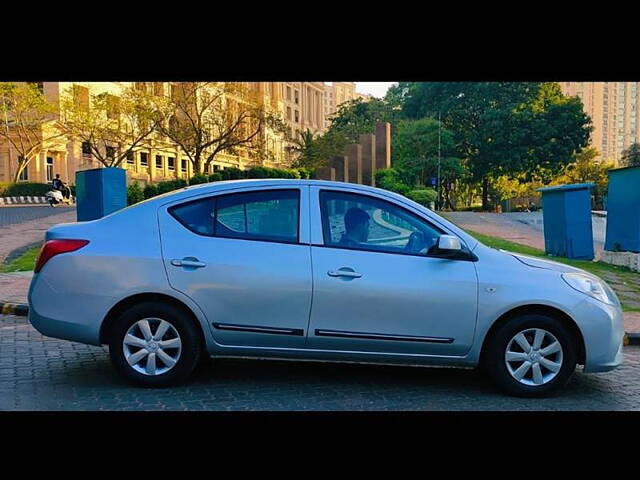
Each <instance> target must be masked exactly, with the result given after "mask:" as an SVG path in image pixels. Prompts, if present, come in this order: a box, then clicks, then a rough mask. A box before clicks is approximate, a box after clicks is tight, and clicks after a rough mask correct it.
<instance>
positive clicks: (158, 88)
mask: <svg viewBox="0 0 640 480" xmlns="http://www.w3.org/2000/svg"><path fill="white" fill-rule="evenodd" d="M153 94H154V95H157V96H159V97H160V96H162V95H164V85H163V84H162V82H155V83H154V84H153Z"/></svg>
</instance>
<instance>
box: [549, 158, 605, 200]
mask: <svg viewBox="0 0 640 480" xmlns="http://www.w3.org/2000/svg"><path fill="white" fill-rule="evenodd" d="M597 156H598V151H597V150H596V149H595V148H593V147H591V148H586V149H584V150H582V151H581V152H580V153H577V154H576V155H574V157H573V160H574V161H573V163H570V164H569V165H567V166H565V167H564V169H563V171H562V173H561V174H560V175H558V176H557V177H556V178H554V179H553V181H552V182H551V183H552V184H554V185H562V184H571V183H594V184H595V188H594V190H593V196H594V203H595V204H596V206H597V208H603V206H602V204H603V198H604V196H605V195H606V193H607V187H608V185H609V175H608V173H607V172H608V170H609V169H611V168H613V167H614V165H613V162H598V161H596V160H595V159H596V157H597Z"/></svg>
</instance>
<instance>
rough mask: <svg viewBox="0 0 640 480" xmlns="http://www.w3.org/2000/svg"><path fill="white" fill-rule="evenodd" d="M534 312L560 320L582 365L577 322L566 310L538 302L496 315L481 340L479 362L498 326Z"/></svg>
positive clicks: (583, 346)
mask: <svg viewBox="0 0 640 480" xmlns="http://www.w3.org/2000/svg"><path fill="white" fill-rule="evenodd" d="M536 313H537V314H540V315H546V316H549V317H552V318H555V319H556V320H558V321H560V322H561V323H562V325H564V326H565V327H566V328H567V329H568V330H569V332H570V333H571V335H572V336H573V339H574V342H575V346H576V356H577V363H579V364H580V365H584V362H585V357H586V352H585V343H584V337H583V336H582V332H581V331H580V328H579V327H578V324H577V323H576V322H575V320H574V319H573V318H571V317H570V316H569V315H568V314H567V313H566V312H563V311H562V310H560V309H558V308H555V307H551V306H549V305H539V304H532V305H521V306H519V307H516V308H513V309H511V310H509V311H507V312H505V313H503V314H502V315H501V316H500V317H498V319H497V320H496V321H495V322H493V324H492V325H491V327H490V328H489V331H488V332H487V334H486V335H485V337H484V341H483V342H482V349H481V351H480V363H483V362H484V358H485V354H486V352H487V346H488V345H489V342H490V341H491V339H492V338H493V335H495V333H496V332H497V331H498V330H499V329H500V327H502V326H503V325H504V324H506V323H507V322H508V321H509V320H511V319H512V318H515V317H518V316H521V315H526V314H536Z"/></svg>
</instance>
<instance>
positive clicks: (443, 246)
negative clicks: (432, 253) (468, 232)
mask: <svg viewBox="0 0 640 480" xmlns="http://www.w3.org/2000/svg"><path fill="white" fill-rule="evenodd" d="M438 250H440V251H441V252H442V253H446V254H449V253H456V252H459V251H461V250H462V245H461V244H460V239H459V238H458V237H456V236H454V235H440V236H439V237H438Z"/></svg>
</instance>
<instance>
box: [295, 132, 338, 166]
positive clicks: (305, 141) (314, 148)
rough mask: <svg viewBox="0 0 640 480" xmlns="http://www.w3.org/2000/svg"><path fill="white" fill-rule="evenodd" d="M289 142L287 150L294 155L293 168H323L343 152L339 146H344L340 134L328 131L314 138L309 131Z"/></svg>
mask: <svg viewBox="0 0 640 480" xmlns="http://www.w3.org/2000/svg"><path fill="white" fill-rule="evenodd" d="M289 141H290V142H292V145H291V146H290V147H287V148H288V150H289V151H290V152H292V153H293V154H295V155H296V159H295V161H294V163H293V166H294V167H302V168H319V167H322V166H324V165H325V164H326V163H327V161H328V160H329V159H330V158H331V157H333V156H336V155H340V154H341V153H342V150H343V147H341V146H342V145H344V144H346V142H345V140H344V137H343V135H342V134H341V133H340V132H336V131H329V132H326V133H324V134H323V135H316V136H314V135H313V133H312V132H311V131H310V130H309V129H307V130H305V131H304V132H302V133H301V134H300V136H299V137H298V138H295V139H289Z"/></svg>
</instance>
